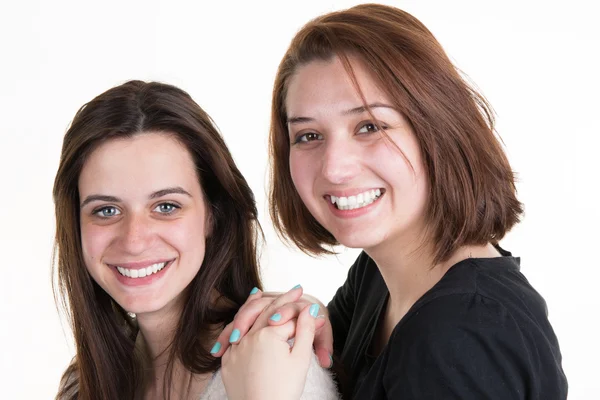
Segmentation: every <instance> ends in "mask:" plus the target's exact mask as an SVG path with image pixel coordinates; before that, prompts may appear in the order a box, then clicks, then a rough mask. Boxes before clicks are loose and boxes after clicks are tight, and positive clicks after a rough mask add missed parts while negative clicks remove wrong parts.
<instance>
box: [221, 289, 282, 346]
mask: <svg viewBox="0 0 600 400" xmlns="http://www.w3.org/2000/svg"><path fill="white" fill-rule="evenodd" d="M273 301H274V299H273V298H269V297H266V298H255V299H254V300H251V301H249V302H246V303H245V304H244V305H243V306H242V307H241V308H240V309H239V311H238V312H237V314H236V315H235V318H234V319H233V322H232V325H233V327H232V330H231V331H230V332H229V333H230V335H229V336H228V337H227V338H226V340H227V342H228V343H238V342H239V341H240V339H241V338H242V337H244V335H246V333H247V332H248V330H249V329H250V328H251V327H252V326H253V325H255V324H256V323H257V322H258V317H259V316H260V315H261V313H262V312H263V310H264V309H265V308H266V307H267V306H269V304H271V303H272V302H273ZM266 325H267V323H266V321H265V322H262V321H261V325H260V326H259V327H258V328H262V327H265V326H266Z"/></svg>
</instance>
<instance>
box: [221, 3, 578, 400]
mask: <svg viewBox="0 0 600 400" xmlns="http://www.w3.org/2000/svg"><path fill="white" fill-rule="evenodd" d="M272 107H273V108H272V119H271V135H270V151H271V157H272V169H271V178H272V181H271V192H270V194H271V196H270V199H271V204H270V207H271V215H272V218H273V221H274V223H275V227H276V228H277V229H278V230H279V232H280V233H281V234H282V236H283V237H284V238H287V239H288V240H289V241H291V242H292V243H293V244H295V245H296V246H297V247H299V248H300V249H302V250H303V251H305V252H306V253H309V254H313V255H318V254H324V253H330V252H331V251H332V247H331V246H333V245H337V244H342V245H345V246H348V247H353V248H362V249H364V252H363V253H361V255H360V256H359V257H358V259H357V260H356V262H355V263H354V265H353V266H352V267H351V268H350V271H349V273H348V278H347V280H346V282H345V283H344V284H343V285H342V286H341V287H340V288H339V289H338V291H337V293H336V294H335V296H334V297H333V299H332V300H331V302H330V303H329V305H328V306H327V311H328V317H329V323H328V324H327V325H325V327H324V328H322V329H321V330H320V332H318V334H317V338H319V340H318V341H317V342H316V343H315V347H316V349H317V352H318V353H319V354H320V356H321V357H320V359H321V363H327V355H328V354H327V353H329V355H330V354H331V353H334V354H335V355H337V356H338V357H339V359H340V362H341V367H342V368H343V369H344V370H345V371H346V372H347V374H348V377H349V379H347V380H346V381H345V383H344V384H343V389H344V390H343V391H344V392H346V393H348V397H351V398H356V399H484V398H485V399H502V400H504V399H565V398H566V395H567V382H566V379H565V376H564V373H563V371H562V367H561V354H560V350H559V345H558V341H557V338H556V336H555V334H554V332H553V329H552V327H551V325H550V323H549V321H548V318H547V310H546V305H545V302H544V300H543V298H542V297H541V296H540V295H539V294H538V293H537V292H536V291H535V290H534V289H533V287H532V286H531V285H530V284H529V283H528V282H527V280H526V279H525V277H524V276H523V275H522V274H521V272H520V270H519V269H520V266H519V264H520V260H519V259H518V258H515V257H513V256H512V255H511V254H510V253H509V252H507V251H505V250H503V249H502V248H500V246H499V245H498V243H499V241H500V240H501V239H502V238H503V237H504V236H505V234H506V233H507V232H508V231H509V230H510V229H511V228H512V227H513V226H514V225H515V224H516V223H518V222H519V219H520V218H521V215H522V212H523V208H522V205H521V203H520V202H519V201H518V199H517V197H516V190H515V182H514V181H515V179H514V174H513V171H512V169H511V167H510V165H509V163H508V160H507V157H506V156H505V154H504V151H503V149H502V146H501V144H500V141H499V139H498V138H497V136H496V135H495V130H494V119H493V116H492V111H491V109H490V107H489V106H488V104H487V102H486V101H485V99H484V98H483V97H482V96H480V95H479V94H478V93H477V92H476V91H475V90H473V89H472V88H471V87H470V86H469V85H468V84H467V83H466V82H465V80H464V79H463V78H462V77H461V74H460V73H459V72H458V71H457V69H456V68H455V67H454V66H453V65H452V63H451V62H450V60H449V58H448V57H447V55H446V54H445V52H444V51H443V49H442V47H441V46H440V44H439V43H438V42H437V40H436V39H435V37H434V36H433V35H432V34H431V33H430V32H429V30H428V29H427V28H426V27H425V26H424V25H423V24H422V23H421V22H420V21H418V20H417V19H416V18H414V17H413V16H411V15H410V14H408V13H406V12H404V11H402V10H399V9H396V8H393V7H387V6H382V5H375V4H367V5H360V6H356V7H353V8H350V9H348V10H344V11H340V12H333V13H329V14H326V15H323V16H321V17H318V18H316V19H315V20H313V21H311V22H309V23H308V24H306V25H305V26H304V27H303V28H302V29H301V30H300V31H299V32H298V34H297V35H296V36H295V37H294V39H293V40H292V43H291V45H290V47H289V49H288V51H287V52H286V54H285V56H284V57H283V60H282V62H281V64H280V66H279V70H278V73H277V77H276V79H275V87H274V91H273V105H272ZM298 297H299V294H298V293H292V294H290V293H288V294H286V295H284V296H282V297H280V298H278V299H276V300H275V301H274V302H273V304H271V305H270V306H267V307H266V308H265V309H264V311H263V308H264V307H265V304H268V301H270V300H268V301H267V302H265V301H264V296H262V298H261V296H260V295H257V296H256V297H255V298H253V299H251V301H250V302H248V303H247V305H246V306H245V307H244V309H243V310H242V313H241V314H242V315H240V314H238V317H236V320H235V322H234V323H232V324H231V325H230V326H228V327H227V329H226V330H225V331H224V333H223V334H222V335H221V336H220V337H219V343H221V344H223V345H224V346H223V348H222V349H221V350H220V352H219V353H218V355H221V354H223V353H224V362H223V365H224V366H223V370H224V377H225V383H226V385H227V386H228V390H231V391H232V392H233V391H236V392H237V393H240V397H236V398H245V399H258V397H250V396H243V393H248V391H252V390H256V387H267V386H268V385H270V386H271V387H272V390H273V398H278V399H294V398H297V397H295V395H294V393H290V392H289V391H287V388H288V387H289V386H290V384H291V382H295V381H298V379H301V374H297V373H296V372H295V371H294V369H289V370H287V371H282V370H281V368H278V367H277V360H278V359H280V358H282V357H285V356H286V355H285V352H281V351H277V349H276V348H274V347H270V344H269V341H268V340H265V336H267V337H268V335H262V336H259V335H258V333H257V332H260V329H259V328H258V327H257V326H256V325H257V324H255V326H253V331H252V332H251V333H250V334H247V335H245V333H246V331H247V329H248V327H249V326H250V324H251V323H252V321H254V318H255V317H256V316H257V315H259V314H260V313H261V312H262V314H260V317H261V318H263V319H262V320H260V321H258V325H259V326H261V325H264V324H267V323H268V324H269V325H271V326H277V325H278V324H282V323H285V322H286V321H288V320H289V319H290V318H293V317H294V316H296V315H297V312H298V310H299V309H301V308H302V307H303V306H304V303H303V300H298V301H295V300H296V299H297V298H298ZM259 300H260V302H259ZM269 315H274V316H276V318H271V319H269V318H268V316H269ZM265 316H267V318H264V317H265ZM233 329H236V330H237V331H236V332H238V333H239V334H236V338H235V339H236V340H233V342H234V343H235V344H236V345H234V346H230V347H228V348H227V350H226V349H225V348H226V347H227V343H226V341H227V339H226V337H227V336H228V335H229V333H230V332H231V331H232V330H233ZM331 335H332V337H333V344H332V342H331ZM239 337H242V339H241V340H240V339H239ZM323 355H325V356H324V357H323ZM248 365H251V367H252V368H253V369H256V370H264V369H271V370H277V371H276V372H277V373H278V376H279V377H281V379H279V380H278V382H277V384H276V385H274V384H273V383H272V382H267V381H261V380H260V379H254V380H250V379H247V380H243V381H240V380H238V379H235V378H234V377H236V376H238V375H239V371H240V368H241V367H242V366H248ZM338 366H339V364H338ZM264 375H267V374H264ZM230 388H231V389H230ZM277 395H279V396H278V397H277Z"/></svg>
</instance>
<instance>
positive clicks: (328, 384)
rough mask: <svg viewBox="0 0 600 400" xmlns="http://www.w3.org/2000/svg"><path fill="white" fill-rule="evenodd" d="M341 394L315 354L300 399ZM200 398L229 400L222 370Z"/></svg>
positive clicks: (333, 399) (334, 398)
mask: <svg viewBox="0 0 600 400" xmlns="http://www.w3.org/2000/svg"><path fill="white" fill-rule="evenodd" d="M339 399H340V396H339V394H338V391H337V387H336V385H335V382H334V381H333V378H332V376H331V374H330V373H329V371H328V370H326V369H324V368H322V367H321V366H320V365H319V363H318V361H317V357H316V356H315V355H314V354H313V357H312V359H311V361H310V366H309V367H308V373H307V375H306V384H305V385H304V392H302V397H300V400H339ZM200 400H227V393H226V392H225V385H224V384H223V378H222V377H221V370H218V371H217V372H215V374H214V375H213V377H212V379H211V381H210V382H209V384H208V386H207V387H206V389H205V390H204V393H203V394H202V396H200Z"/></svg>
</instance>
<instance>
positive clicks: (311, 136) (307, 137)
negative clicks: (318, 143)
mask: <svg viewBox="0 0 600 400" xmlns="http://www.w3.org/2000/svg"><path fill="white" fill-rule="evenodd" d="M321 139H323V135H319V134H318V133H316V132H308V133H305V134H303V135H300V136H298V137H297V138H296V141H295V142H294V143H301V142H312V141H313V140H321Z"/></svg>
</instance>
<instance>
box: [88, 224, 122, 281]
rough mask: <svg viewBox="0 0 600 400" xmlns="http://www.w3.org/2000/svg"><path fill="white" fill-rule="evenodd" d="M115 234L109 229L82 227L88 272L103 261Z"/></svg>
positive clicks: (92, 226)
mask: <svg viewBox="0 0 600 400" xmlns="http://www.w3.org/2000/svg"><path fill="white" fill-rule="evenodd" d="M113 236H114V233H113V232H112V230H111V229H110V228H109V227H105V226H94V225H86V224H83V225H82V226H81V249H82V252H83V259H84V261H85V264H86V267H87V269H88V270H90V269H92V267H93V265H94V264H95V263H97V262H98V261H100V260H101V259H102V255H103V254H104V253H105V252H106V249H107V248H108V247H109V245H110V243H111V241H112V239H113Z"/></svg>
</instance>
